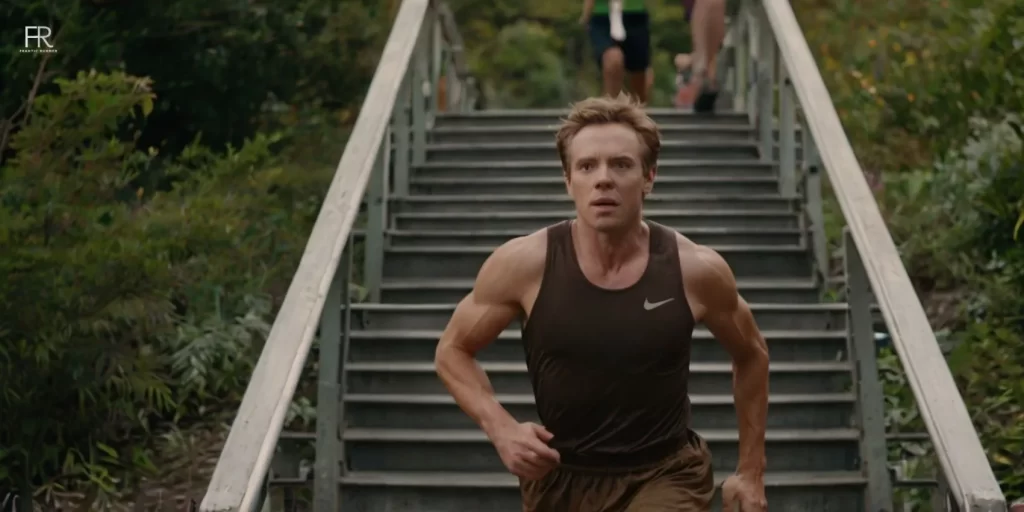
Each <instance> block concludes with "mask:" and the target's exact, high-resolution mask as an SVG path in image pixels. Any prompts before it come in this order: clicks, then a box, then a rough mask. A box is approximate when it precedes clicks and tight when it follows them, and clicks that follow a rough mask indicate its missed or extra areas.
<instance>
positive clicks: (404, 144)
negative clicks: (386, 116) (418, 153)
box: [391, 72, 413, 197]
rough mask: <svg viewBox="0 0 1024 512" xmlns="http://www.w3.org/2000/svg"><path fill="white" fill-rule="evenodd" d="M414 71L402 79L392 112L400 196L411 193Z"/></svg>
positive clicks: (397, 188) (395, 177)
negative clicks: (410, 124) (411, 107)
mask: <svg viewBox="0 0 1024 512" xmlns="http://www.w3.org/2000/svg"><path fill="white" fill-rule="evenodd" d="M412 76H413V73H411V72H410V73H406V74H405V77H404V78H403V79H402V89H401V90H400V91H399V93H398V102H397V103H396V104H395V109H394V111H393V112H392V119H391V131H392V134H393V135H394V145H395V146H394V147H395V151H394V153H395V157H394V158H395V160H394V169H395V176H394V185H393V186H394V192H395V195H396V196H398V197H405V196H407V195H409V106H410V98H409V92H410V86H411V84H412Z"/></svg>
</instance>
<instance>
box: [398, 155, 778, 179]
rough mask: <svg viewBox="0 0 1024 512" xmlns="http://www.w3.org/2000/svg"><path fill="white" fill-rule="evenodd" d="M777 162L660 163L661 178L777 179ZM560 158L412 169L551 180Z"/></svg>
mask: <svg viewBox="0 0 1024 512" xmlns="http://www.w3.org/2000/svg"><path fill="white" fill-rule="evenodd" d="M777 169H778V162H764V161H761V160H760V159H749V160H737V159H729V160H692V159H691V160H671V159H665V158H661V159H659V161H658V178H686V177H690V178H701V177H721V178H765V177H769V178H774V177H775V176H776V175H777V174H778V170H777ZM562 172H563V171H562V164H561V162H559V161H558V155H557V154H554V153H553V154H551V155H549V158H548V159H547V160H544V161H540V160H538V161H514V160H513V161H507V162H503V161H479V162H473V161H466V162H427V163H425V164H423V165H419V166H416V167H414V168H413V169H412V177H413V178H503V177H504V178H550V177H559V178H560V177H561V176H562Z"/></svg>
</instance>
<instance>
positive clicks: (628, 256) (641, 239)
mask: <svg viewBox="0 0 1024 512" xmlns="http://www.w3.org/2000/svg"><path fill="white" fill-rule="evenodd" d="M572 228H573V229H572V232H573V238H574V239H575V240H576V245H577V247H578V248H579V251H577V253H578V254H579V255H580V256H582V255H586V258H587V259H593V260H594V261H595V262H596V263H597V264H598V265H599V266H600V268H601V270H603V271H605V272H611V271H615V270H618V269H619V268H621V267H622V266H623V265H625V264H626V263H627V262H629V261H630V260H632V259H633V257H635V256H636V255H637V254H639V253H642V252H643V250H644V246H645V245H646V243H647V236H648V232H649V231H650V228H648V227H647V224H645V223H644V222H643V220H641V219H637V220H636V221H635V222H631V223H629V224H628V225H626V226H624V227H623V228H622V229H620V230H617V231H598V230H596V229H594V228H592V227H589V226H587V225H586V224H584V223H583V222H580V221H579V220H578V219H577V220H576V221H575V222H573V223H572ZM578 257H579V256H578Z"/></svg>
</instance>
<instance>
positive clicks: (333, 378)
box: [313, 233, 369, 510]
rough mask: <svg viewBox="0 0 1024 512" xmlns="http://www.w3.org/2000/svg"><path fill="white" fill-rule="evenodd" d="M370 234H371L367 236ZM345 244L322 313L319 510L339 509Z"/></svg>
mask: <svg viewBox="0 0 1024 512" xmlns="http://www.w3.org/2000/svg"><path fill="white" fill-rule="evenodd" d="M367 235H369V233H367ZM351 243H352V239H351V238H349V240H348V242H347V243H346V244H345V252H343V253H342V255H341V261H340V262H339V264H338V269H337V271H335V273H334V279H333V280H332V281H331V287H330V289H329V290H328V292H327V300H326V301H324V309H323V312H322V313H320V339H319V341H320V361H319V370H318V375H317V387H316V389H317V391H316V460H315V462H314V468H315V471H314V473H313V501H314V503H315V506H314V507H313V508H314V509H315V510H338V504H339V499H338V477H339V470H340V465H341V464H340V460H341V455H342V442H341V439H340V435H341V431H340V429H339V428H338V427H339V415H338V402H339V401H340V400H341V365H342V362H341V315H342V314H344V311H342V305H343V302H344V300H343V296H344V295H346V294H347V293H348V287H349V284H348V281H349V276H348V273H349V270H350V268H349V266H348V265H347V264H346V263H347V261H348V253H349V252H351V251H352V247H351Z"/></svg>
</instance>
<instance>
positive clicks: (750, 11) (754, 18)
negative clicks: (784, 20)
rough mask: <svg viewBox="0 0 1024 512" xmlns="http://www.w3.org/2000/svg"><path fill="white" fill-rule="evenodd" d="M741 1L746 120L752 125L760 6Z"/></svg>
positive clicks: (759, 57)
mask: <svg viewBox="0 0 1024 512" xmlns="http://www.w3.org/2000/svg"><path fill="white" fill-rule="evenodd" d="M742 1H743V4H742V5H743V6H744V7H743V8H742V12H743V24H744V25H746V27H747V41H746V47H747V77H748V78H747V82H748V83H747V88H746V96H747V99H746V102H747V122H749V123H750V124H751V125H753V124H754V123H755V122H756V121H757V113H758V111H757V84H758V82H759V80H760V74H759V69H758V61H759V60H760V59H761V50H760V48H759V45H760V43H761V27H760V26H759V24H760V23H759V20H760V17H759V16H758V12H759V11H760V7H759V6H758V5H757V4H755V3H753V0H742Z"/></svg>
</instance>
